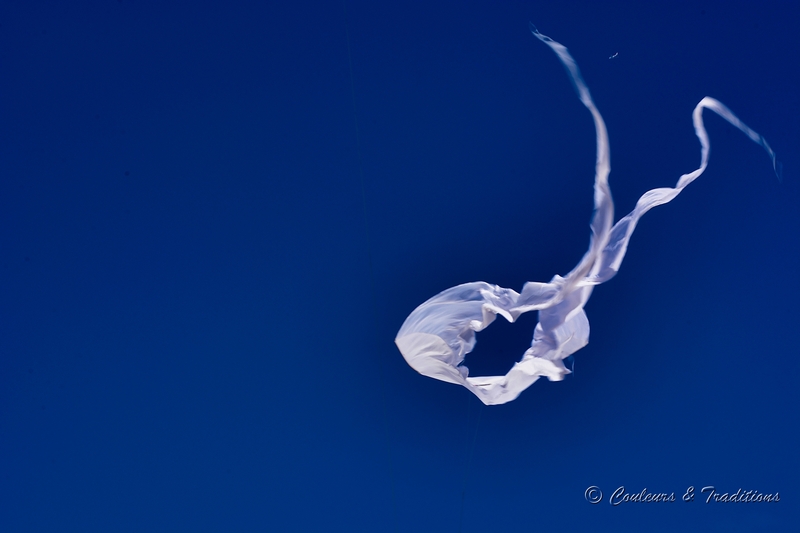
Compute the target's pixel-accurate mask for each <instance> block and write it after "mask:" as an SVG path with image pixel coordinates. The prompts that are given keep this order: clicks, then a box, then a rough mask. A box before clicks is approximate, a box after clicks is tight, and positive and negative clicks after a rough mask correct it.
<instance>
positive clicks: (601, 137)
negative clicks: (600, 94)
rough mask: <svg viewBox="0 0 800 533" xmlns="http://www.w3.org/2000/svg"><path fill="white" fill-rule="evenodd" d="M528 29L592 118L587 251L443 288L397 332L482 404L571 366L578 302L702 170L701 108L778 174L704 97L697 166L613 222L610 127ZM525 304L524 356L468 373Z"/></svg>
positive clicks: (420, 365)
mask: <svg viewBox="0 0 800 533" xmlns="http://www.w3.org/2000/svg"><path fill="white" fill-rule="evenodd" d="M531 31H532V32H533V34H534V35H535V36H536V37H538V38H539V39H540V40H541V41H542V42H544V43H545V44H547V45H548V46H549V47H550V48H551V49H552V50H553V51H554V52H555V53H556V55H557V56H558V58H559V59H560V60H561V62H562V63H563V64H564V66H565V67H566V69H567V72H568V74H569V76H570V78H571V79H572V82H573V83H574V85H575V89H576V90H577V92H578V96H579V98H580V100H581V102H582V103H583V104H584V105H585V106H586V107H587V109H589V111H590V112H591V113H592V116H593V118H594V124H595V130H596V132H597V162H596V166H595V182H594V207H595V212H594V217H593V219H592V224H591V231H592V235H591V241H590V244H589V250H588V251H587V252H586V254H585V255H584V256H583V258H582V259H581V261H580V262H579V263H578V265H577V266H576V267H575V268H574V269H573V270H572V272H570V273H569V274H567V275H566V276H564V277H561V276H558V275H557V276H555V277H554V278H553V279H552V280H551V281H550V282H548V283H538V282H528V283H526V284H525V285H524V286H523V287H522V292H521V293H517V292H516V291H514V290H512V289H505V288H502V287H498V286H497V285H491V284H489V283H486V282H483V281H478V282H473V283H465V284H463V285H458V286H456V287H452V288H450V289H447V290H446V291H444V292H441V293H439V294H437V295H436V296H434V297H433V298H431V299H430V300H428V301H427V302H425V303H423V304H422V305H420V306H419V307H417V308H416V309H415V310H414V311H413V312H412V313H411V315H409V317H408V318H407V319H406V321H405V322H404V323H403V326H402V327H401V328H400V331H399V332H398V334H397V338H396V339H395V343H396V344H397V347H398V348H399V349H400V352H401V353H402V354H403V357H404V358H405V359H406V361H407V362H408V364H409V365H410V366H411V367H412V368H413V369H414V370H416V371H417V372H419V373H420V374H422V375H424V376H428V377H432V378H435V379H438V380H441V381H447V382H450V383H457V384H459V385H463V386H464V387H466V388H468V389H469V390H470V391H472V392H473V393H474V394H475V395H476V396H478V398H480V399H481V401H483V403H485V404H487V405H498V404H503V403H506V402H510V401H511V400H514V399H515V398H516V397H517V396H519V394H520V393H521V392H522V391H524V390H525V389H527V388H528V387H529V386H530V385H531V384H532V383H533V382H534V381H536V380H537V379H539V377H541V376H546V377H547V378H548V379H550V380H552V381H559V380H561V379H563V377H564V375H566V374H568V373H569V372H570V371H569V370H568V369H567V368H566V367H565V366H564V364H563V360H564V359H565V358H567V357H569V356H570V355H571V354H573V353H574V352H576V351H577V350H580V349H581V348H583V347H584V346H586V344H587V343H588V342H589V320H588V318H587V317H586V313H585V312H584V310H583V307H584V305H586V302H587V301H588V300H589V297H590V296H591V294H592V290H593V288H594V286H595V285H599V284H600V283H603V282H605V281H608V280H609V279H611V278H612V277H613V276H614V275H615V274H616V273H617V271H618V270H619V267H620V264H621V263H622V259H623V258H624V257H625V251H626V250H627V248H628V241H629V240H630V238H631V234H632V233H633V230H634V229H635V228H636V224H637V222H638V221H639V218H640V217H641V216H642V215H643V214H645V213H646V212H647V211H649V210H650V209H652V208H653V207H655V206H657V205H661V204H665V203H668V202H670V201H672V200H673V199H674V198H675V197H676V196H678V194H680V192H681V191H682V190H683V189H684V188H685V187H686V186H687V185H689V184H690V183H691V182H692V181H694V180H695V179H696V178H697V177H698V176H700V174H702V173H703V171H705V169H706V166H707V164H708V152H709V140H708V134H707V133H706V129H705V127H704V126H703V109H709V110H711V111H714V112H715V113H717V114H718V115H719V116H721V117H722V118H724V119H725V120H727V121H728V122H730V123H731V124H732V125H734V126H735V127H737V128H739V129H740V130H741V131H742V132H744V133H745V134H746V135H747V136H748V137H750V139H752V140H753V141H754V142H756V143H758V144H759V145H761V146H762V147H763V148H764V149H765V150H766V151H767V153H768V154H769V155H770V157H771V158H772V163H773V168H774V169H775V172H776V174H778V176H779V177H780V173H779V168H778V164H777V161H776V158H775V154H774V152H773V151H772V149H771V148H770V146H769V145H768V144H767V141H766V140H765V139H764V138H763V137H762V136H761V135H759V134H758V133H756V132H755V131H753V130H751V129H750V128H748V127H747V126H746V125H745V124H744V123H742V122H741V121H740V120H739V119H738V118H737V117H736V116H735V115H734V114H733V113H732V112H731V111H730V110H729V109H728V108H727V107H725V106H724V105H723V104H722V103H720V102H718V101H717V100H715V99H713V98H709V97H706V98H703V99H702V100H701V101H700V103H698V104H697V106H696V107H695V108H694V113H693V114H692V120H693V121H694V129H695V133H696V135H697V138H698V139H699V140H700V145H701V161H700V167H699V168H697V170H694V171H693V172H690V173H688V174H684V175H683V176H681V177H680V179H679V180H678V183H677V185H675V187H663V188H659V189H652V190H650V191H647V192H646V193H644V194H643V195H642V196H641V198H639V201H638V202H637V203H636V207H635V208H634V210H633V211H631V212H630V213H629V214H628V215H627V216H625V217H624V218H622V219H620V220H619V221H618V222H617V223H616V224H613V220H614V204H613V201H612V199H611V190H610V189H609V186H608V174H609V171H610V164H609V160H610V157H609V148H608V134H607V133H606V127H605V124H604V123H603V118H602V117H601V116H600V112H599V111H598V110H597V108H596V107H595V105H594V102H593V101H592V97H591V95H590V94H589V89H588V88H587V87H586V84H585V83H584V81H583V78H582V77H581V74H580V71H579V70H578V65H577V64H576V63H575V60H574V59H573V58H572V56H571V55H570V54H569V52H568V51H567V49H566V47H564V46H563V45H561V44H559V43H557V42H556V41H553V40H552V39H551V38H549V37H547V36H545V35H542V34H541V33H539V32H538V30H537V29H536V28H535V27H533V26H531ZM529 311H539V323H538V324H537V325H536V328H535V330H534V333H533V342H532V343H531V347H530V348H529V349H528V350H527V351H526V352H525V353H524V354H523V356H522V359H521V360H520V361H519V362H518V363H516V364H515V365H514V367H513V368H512V369H511V370H510V371H509V372H508V373H507V374H506V375H504V376H488V377H469V372H468V369H467V367H466V366H464V365H463V362H464V358H465V356H466V355H467V354H468V353H470V352H471V351H472V349H473V348H474V347H475V333H476V332H479V331H481V330H483V329H484V328H486V327H487V326H489V324H491V323H492V322H493V321H494V319H495V318H496V316H497V315H501V316H502V317H504V318H505V319H506V320H508V321H509V322H514V321H515V320H516V319H517V317H519V315H521V314H522V313H527V312H529Z"/></svg>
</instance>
